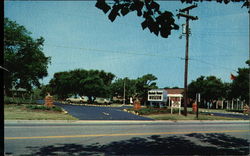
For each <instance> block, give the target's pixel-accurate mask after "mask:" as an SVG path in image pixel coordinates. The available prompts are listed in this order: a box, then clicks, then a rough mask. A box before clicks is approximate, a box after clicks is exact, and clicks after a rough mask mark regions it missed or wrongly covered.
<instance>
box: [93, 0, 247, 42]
mask: <svg viewBox="0 0 250 156" xmlns="http://www.w3.org/2000/svg"><path fill="white" fill-rule="evenodd" d="M106 1H108V0H97V2H96V5H95V6H96V7H97V8H98V9H100V10H102V11H103V12H104V13H105V14H106V13H108V12H109V11H110V10H111V11H110V12H109V15H108V18H109V20H110V21H112V22H113V21H115V19H116V17H117V16H120V15H122V16H125V15H127V14H128V13H129V12H133V11H135V12H136V13H137V16H139V17H142V18H144V21H143V22H142V23H141V27H142V29H143V30H144V29H146V28H148V29H149V31H150V32H151V33H154V34H155V35H157V36H158V35H159V34H160V35H161V37H163V38H168V36H169V35H170V34H171V30H178V29H179V26H178V25H177V24H175V19H174V18H173V17H174V15H173V13H172V12H169V11H163V12H162V11H160V5H159V4H158V3H157V2H156V1H155V0H114V2H113V3H112V5H109V4H110V1H108V2H109V4H107V3H106ZM202 1H203V0H181V2H182V3H184V2H186V3H193V2H202ZM205 1H211V0H205ZM216 1H217V2H218V3H222V2H224V3H225V4H228V3H229V2H244V4H243V5H242V7H247V8H249V3H250V2H249V1H248V0H216ZM176 9H177V8H176Z"/></svg>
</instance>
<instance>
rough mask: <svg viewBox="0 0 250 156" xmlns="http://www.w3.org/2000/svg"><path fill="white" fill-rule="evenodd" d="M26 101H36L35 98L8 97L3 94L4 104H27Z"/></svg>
mask: <svg viewBox="0 0 250 156" xmlns="http://www.w3.org/2000/svg"><path fill="white" fill-rule="evenodd" d="M27 103H36V101H35V99H32V100H31V99H23V98H20V97H14V98H13V97H8V96H4V104H27Z"/></svg>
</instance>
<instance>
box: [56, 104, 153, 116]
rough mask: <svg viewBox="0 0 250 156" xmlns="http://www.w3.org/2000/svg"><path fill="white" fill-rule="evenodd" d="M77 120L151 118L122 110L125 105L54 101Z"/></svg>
mask: <svg viewBox="0 0 250 156" xmlns="http://www.w3.org/2000/svg"><path fill="white" fill-rule="evenodd" d="M54 104H55V105H57V106H60V107H62V108H63V109H65V110H66V111H67V112H68V113H69V114H71V115H72V116H74V117H76V118H78V119H79V120H153V119H150V118H146V117H142V116H138V115H134V114H131V113H127V112H124V111H123V110H122V109H123V108H125V107H126V106H125V107H101V106H81V105H70V104H62V103H59V102H54Z"/></svg>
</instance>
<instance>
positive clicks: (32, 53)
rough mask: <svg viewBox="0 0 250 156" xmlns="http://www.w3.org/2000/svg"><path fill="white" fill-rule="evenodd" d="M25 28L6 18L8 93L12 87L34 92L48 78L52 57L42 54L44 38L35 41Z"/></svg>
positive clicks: (5, 41) (6, 77)
mask: <svg viewBox="0 0 250 156" xmlns="http://www.w3.org/2000/svg"><path fill="white" fill-rule="evenodd" d="M30 35H31V33H30V32H29V31H27V30H26V29H25V27H24V26H21V25H19V24H17V23H16V22H14V21H11V20H9V19H8V18H4V67H5V68H7V69H8V70H9V72H5V74H4V86H5V89H6V93H7V94H9V90H10V89H11V88H12V87H15V88H25V89H27V90H28V91H31V90H32V87H33V86H39V85H40V82H39V79H41V78H43V77H44V76H47V74H48V73H47V68H48V64H49V63H50V57H46V56H45V55H44V53H43V52H42V46H43V42H44V38H42V37H40V38H38V39H33V38H32V37H31V36H30Z"/></svg>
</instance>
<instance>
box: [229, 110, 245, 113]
mask: <svg viewBox="0 0 250 156" xmlns="http://www.w3.org/2000/svg"><path fill="white" fill-rule="evenodd" d="M227 112H237V113H243V110H236V109H232V110H231V109H228V110H227Z"/></svg>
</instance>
